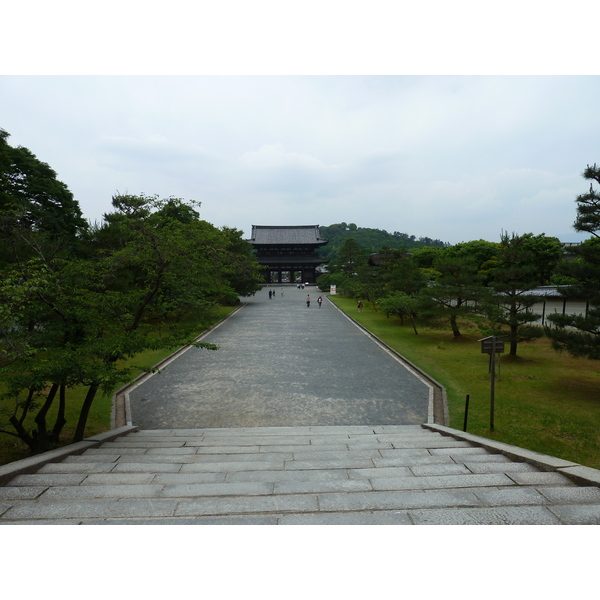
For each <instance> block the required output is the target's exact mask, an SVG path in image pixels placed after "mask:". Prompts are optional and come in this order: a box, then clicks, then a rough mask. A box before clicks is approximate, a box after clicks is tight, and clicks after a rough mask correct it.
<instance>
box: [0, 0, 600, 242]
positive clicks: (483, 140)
mask: <svg viewBox="0 0 600 600" xmlns="http://www.w3.org/2000/svg"><path fill="white" fill-rule="evenodd" d="M59 4H66V5H69V4H70V3H68V2H66V3H59ZM108 4H109V5H110V4H111V3H110V2H109V3H108ZM182 4H183V3H181V2H179V1H178V0H175V2H174V4H173V6H174V7H178V6H180V5H182ZM266 4H267V5H269V7H270V8H271V11H274V10H276V7H278V6H281V5H280V4H271V3H269V2H267V3H266ZM333 4H335V3H333ZM434 4H435V3H434ZM462 4H464V3H461V2H459V4H458V6H461V5H462ZM467 4H469V5H470V3H467ZM578 4H579V3H577V2H576V3H575V5H574V6H577V5H578ZM129 5H135V3H130V2H125V4H122V5H121V6H125V7H127V6H129ZM234 5H235V3H234ZM260 5H265V3H264V2H260V3H259V6H260ZM308 5H309V6H312V4H311V3H310V2H309V3H308ZM381 5H382V3H381V2H378V1H376V2H375V4H374V5H373V6H375V7H381ZM510 5H511V2H509V3H508V6H510ZM41 6H42V7H46V5H45V4H42V5H41ZM239 6H240V7H245V6H246V5H245V4H241V5H239ZM323 6H329V3H325V5H323ZM346 6H348V5H347V4H346ZM477 6H478V5H477ZM520 6H523V5H522V4H521V5H520ZM11 10H16V11H19V10H22V11H24V10H25V9H19V8H16V9H11ZM46 10H49V9H47V8H46ZM22 14H24V13H22ZM271 14H272V13H271ZM49 15H50V13H48V15H43V16H44V18H46V16H48V18H50V16H49ZM210 16H211V17H212V19H213V21H215V22H217V21H218V22H219V23H222V22H225V18H226V11H225V9H224V10H223V12H221V13H211V15H210ZM242 16H243V17H244V18H246V17H249V13H244V14H243V15H242ZM279 16H281V15H279ZM325 16H327V17H330V20H331V21H335V19H338V20H339V16H338V17H334V16H333V14H329V13H326V14H325ZM350 16H352V17H353V18H354V20H352V19H350V17H349V16H348V15H346V21H347V23H346V24H347V25H348V24H360V25H361V26H362V27H363V29H365V23H364V22H362V21H361V20H360V19H361V18H362V19H363V21H365V20H366V21H365V22H367V23H368V18H367V17H366V16H365V15H364V14H362V15H361V14H360V13H357V12H352V11H350ZM379 16H380V15H379ZM411 16H413V17H414V16H415V15H414V14H413V15H411ZM416 16H418V17H421V18H424V17H426V16H427V13H425V12H419V13H417V15H416ZM442 16H443V15H442ZM550 16H552V17H553V19H554V20H553V21H552V22H551V25H553V26H554V27H559V26H560V27H562V28H563V29H564V31H563V34H564V35H565V36H566V35H567V34H570V35H572V36H575V37H574V38H573V37H572V38H571V41H569V43H570V44H573V43H574V42H573V41H572V40H573V39H576V40H579V39H581V38H582V37H583V36H581V35H579V33H578V32H579V30H578V29H577V27H578V26H580V25H581V15H577V14H576V15H575V16H574V17H573V18H572V19H569V18H567V16H566V15H565V14H564V12H563V13H556V14H554V15H550ZM155 17H156V19H160V18H163V17H161V15H159V14H156V15H155ZM296 17H297V19H298V22H299V26H300V28H302V27H303V26H305V25H306V23H307V22H308V21H307V17H306V16H300V13H298V14H297V15H296ZM485 17H486V15H481V18H482V19H483V20H484V23H485V24H486V27H485V28H484V29H483V30H482V29H481V28H479V29H476V28H475V27H473V26H472V24H471V27H470V30H469V31H471V32H477V31H480V30H481V31H482V33H481V34H480V36H479V37H478V38H477V39H478V41H479V46H478V48H479V49H478V50H477V51H476V48H475V47H474V46H473V45H469V44H465V46H460V45H459V44H456V43H453V44H452V45H448V46H447V47H443V48H442V51H440V47H439V46H438V47H437V49H435V50H432V51H431V52H430V53H429V54H427V53H426V52H425V50H426V48H427V47H428V44H429V41H428V42H427V43H423V42H422V40H421V38H420V37H418V36H417V37H412V38H411V37H410V36H409V34H408V31H409V27H408V26H406V25H403V22H400V24H399V25H398V24H396V25H395V26H394V27H393V28H392V29H387V27H388V26H387V25H386V21H385V20H382V19H381V18H379V19H378V20H377V23H378V27H379V29H381V33H382V36H379V32H375V33H374V32H373V31H370V37H369V36H366V38H365V39H366V40H367V42H368V41H369V40H370V46H375V45H377V43H378V42H377V41H378V39H379V37H381V38H383V39H388V38H386V36H385V34H386V33H388V32H391V31H395V32H396V34H398V33H399V32H403V35H402V36H401V37H402V39H403V40H404V39H405V38H408V42H407V41H404V42H403V43H404V46H402V45H401V46H400V47H399V48H398V49H399V50H404V51H406V50H407V49H411V50H412V51H413V53H416V55H419V56H421V58H423V57H425V58H424V60H422V61H421V62H419V60H417V59H416V58H411V59H410V60H404V62H402V61H397V62H396V63H394V62H390V61H389V56H390V54H389V52H379V53H378V52H377V51H375V52H374V54H373V56H371V57H370V61H369V62H364V61H362V62H361V60H359V58H360V59H362V58H364V57H365V56H368V54H367V53H365V52H364V46H363V51H362V52H361V53H360V54H359V55H357V54H356V53H355V54H352V51H353V48H354V52H356V49H355V47H356V40H357V39H361V40H362V39H363V38H362V37H361V38H357V37H356V36H352V37H348V35H346V36H345V35H344V32H346V34H347V33H348V31H351V28H350V29H348V28H342V29H340V35H339V36H338V39H339V40H341V44H340V45H339V48H341V49H343V50H344V55H345V57H344V58H343V59H340V60H337V61H336V60H329V61H328V60H327V57H332V56H333V57H335V55H336V50H337V49H338V45H332V43H331V42H332V40H331V38H330V36H329V34H328V35H324V34H323V35H321V36H320V37H319V35H317V36H316V37H315V38H314V39H315V40H317V41H320V42H321V43H320V45H319V44H313V43H307V42H306V39H307V36H306V31H305V30H304V29H302V32H301V33H300V34H298V33H296V37H294V35H292V36H291V43H290V45H288V46H287V51H288V54H287V57H290V60H282V59H281V56H280V55H284V56H285V51H286V46H285V45H284V42H283V37H282V35H281V33H277V35H276V36H275V34H272V36H271V39H270V42H271V43H270V44H268V45H262V46H261V45H260V44H257V43H254V44H249V43H248V40H253V39H256V38H257V37H258V36H259V34H260V28H259V29H256V28H253V29H250V30H249V31H246V36H247V37H246V38H244V37H243V36H241V35H240V32H241V29H239V27H240V25H239V23H238V29H236V43H237V45H234V46H233V47H232V48H230V52H229V54H227V53H226V52H224V51H223V50H224V48H225V44H224V43H223V42H222V40H221V38H218V37H215V36H213V37H211V36H210V35H209V34H208V33H207V31H208V30H207V28H206V27H205V28H204V30H202V28H200V32H198V30H196V38H194V40H198V39H199V36H200V35H201V34H202V35H201V37H202V39H203V40H204V42H203V43H204V46H202V45H198V46H197V47H196V46H194V48H195V52H196V53H195V54H194V55H193V57H192V58H190V57H189V56H188V57H187V62H186V60H184V59H183V58H181V56H182V54H181V52H174V54H173V56H174V57H176V58H177V60H175V59H173V60H171V61H170V62H169V63H168V64H169V67H166V66H165V64H166V63H165V56H169V53H168V49H169V48H170V47H171V45H175V46H176V45H177V40H178V39H179V38H185V37H186V35H185V34H186V31H188V30H187V29H186V26H185V25H184V24H182V21H181V20H180V21H179V27H180V28H181V31H175V32H171V37H169V36H164V35H163V36H162V37H160V38H159V39H160V41H155V40H154V39H153V38H152V36H151V35H150V36H149V35H143V34H139V33H134V34H133V35H130V36H129V37H128V38H127V39H128V40H129V41H128V44H129V45H122V44H120V43H116V44H114V43H112V41H113V40H114V38H108V37H107V35H106V32H105V31H103V29H102V26H103V25H104V24H107V23H108V22H109V21H108V20H105V21H103V19H108V17H106V16H104V17H100V16H97V18H98V20H99V27H100V33H98V34H96V36H95V35H94V33H93V31H89V30H88V31H86V32H85V33H86V34H89V38H90V39H89V40H87V45H86V42H85V39H84V37H85V36H84V35H83V34H82V33H81V32H79V33H77V37H76V42H77V45H74V44H70V45H69V44H67V43H66V42H62V43H63V45H62V46H61V45H60V44H59V43H58V42H57V40H63V38H62V37H61V36H60V35H57V34H59V33H60V32H57V31H56V30H51V34H49V33H47V32H48V27H46V26H45V23H42V19H40V23H39V27H40V29H39V30H38V31H37V32H34V33H35V35H32V34H31V32H29V33H30V36H31V39H32V40H33V39H38V38H40V37H41V38H42V40H41V42H40V45H38V47H37V48H38V49H37V50H36V51H35V52H34V53H33V54H32V55H29V56H27V55H26V56H25V57H24V58H23V57H21V60H20V62H19V61H18V60H17V61H15V63H14V64H13V63H10V62H8V63H6V62H5V63H4V66H5V67H6V68H4V69H3V70H2V69H0V128H2V129H4V130H5V131H7V132H8V133H9V134H10V138H9V140H8V141H9V143H10V144H11V145H13V146H25V147H27V148H28V149H29V150H31V151H32V152H33V153H34V154H35V155H36V156H37V157H38V158H39V159H40V160H41V161H43V162H46V163H48V164H49V165H50V166H51V167H52V168H53V169H54V170H55V171H56V172H57V176H58V178H59V179H60V180H61V181H63V182H64V183H65V184H66V185H67V186H68V187H69V189H70V190H71V191H72V192H73V194H74V196H75V198H76V199H77V200H78V201H79V203H80V206H81V208H82V211H83V214H84V217H85V218H87V219H89V220H90V221H92V222H100V221H101V220H102V216H103V215H104V214H105V213H107V212H110V211H111V210H112V207H111V198H112V197H113V196H114V195H115V194H118V193H129V194H146V195H150V196H153V195H158V196H160V197H162V198H167V197H176V198H182V199H184V200H186V201H187V200H191V201H195V202H199V203H200V209H199V212H200V215H201V218H203V219H205V220H207V221H209V222H210V223H212V224H214V225H216V226H217V227H222V226H227V227H234V228H236V229H239V230H241V231H243V232H244V237H249V236H250V233H251V228H252V225H314V224H318V225H323V226H326V225H331V224H334V223H341V222H346V223H355V224H356V225H358V226H359V227H371V228H377V229H385V230H386V231H388V232H390V233H393V232H394V231H398V232H401V233H408V234H409V235H414V236H416V237H417V238H419V237H429V238H433V239H440V240H442V241H445V242H449V243H451V244H455V243H458V242H461V241H470V240H473V239H485V240H489V241H498V240H499V238H500V235H501V233H502V231H507V232H509V233H512V232H515V233H519V234H520V233H529V232H531V233H534V234H540V233H545V234H546V235H552V236H556V237H558V238H560V239H561V240H562V241H565V242H569V241H578V240H580V239H583V238H584V237H585V236H582V235H581V234H577V233H576V232H575V231H574V230H573V228H572V224H573V222H574V219H575V216H576V212H575V211H576V204H575V198H576V197H577V195H579V194H582V193H585V192H586V191H587V190H588V189H589V183H586V181H585V180H584V179H583V178H582V176H581V173H582V172H583V170H584V169H585V167H586V165H587V164H593V163H594V162H596V161H598V162H600V144H599V143H598V132H599V131H600V111H598V98H600V77H599V76H598V75H597V74H596V73H594V71H593V70H592V69H591V68H589V67H588V68H587V70H586V67H587V64H588V63H585V62H583V63H581V61H579V59H578V60H577V61H576V60H573V61H572V62H571V63H569V62H565V60H564V55H563V52H564V50H565V46H566V43H563V44H562V45H561V44H560V43H559V42H557V39H561V38H560V36H559V37H558V38H554V39H553V43H552V44H550V43H549V42H548V40H545V39H544V40H542V42H536V41H535V38H532V37H531V35H530V33H531V31H530V30H529V31H527V35H525V31H526V24H527V21H526V20H525V22H524V23H525V24H524V25H523V26H522V31H521V32H520V36H518V35H517V36H516V37H515V36H513V37H512V41H511V44H510V45H509V46H510V47H511V48H515V47H517V48H518V47H519V42H518V40H525V39H526V38H528V39H529V46H527V48H528V49H529V50H530V52H529V53H526V52H523V54H522V55H519V56H513V57H512V58H511V59H510V60H506V59H507V57H509V56H510V55H509V54H508V53H507V52H506V48H507V45H506V39H507V36H506V30H504V31H503V32H501V33H500V32H499V33H495V32H496V31H497V30H496V29H493V28H491V27H490V23H491V22H490V21H485ZM219 19H221V21H219ZM531 19H532V21H533V20H536V22H537V29H538V30H539V29H540V23H539V21H540V18H539V17H537V16H535V15H531ZM167 20H168V19H167ZM242 20H243V19H242ZM497 20H500V21H501V20H502V19H501V17H497V18H496V21H497ZM542 21H543V19H542ZM157 23H158V22H155V23H154V24H155V25H157V26H158V24H157ZM144 24H145V25H147V24H148V22H147V21H144ZM150 24H152V21H150ZM565 24H566V25H565ZM424 25H425V30H429V33H430V34H431V33H432V32H433V33H434V34H435V33H436V32H437V33H440V31H441V29H440V24H439V22H435V21H433V20H431V19H429V21H428V22H426V23H425V24H424ZM543 25H544V23H542V26H543ZM197 26H198V24H197V23H196V24H195V25H194V26H193V27H196V28H197ZM461 26H463V25H461ZM64 27H65V31H71V32H72V31H73V29H72V28H71V29H67V26H66V25H65V26H64ZM436 27H437V29H436ZM113 29H115V27H114V26H113ZM500 29H502V28H500ZM513 29H514V28H513ZM76 31H78V30H76ZM125 31H127V28H126V23H125V24H119V26H118V27H117V31H116V33H117V34H123V33H124V32H125ZM190 31H191V30H190ZM263 31H273V28H272V27H271V28H270V29H269V25H268V24H266V25H263ZM456 32H457V29H456V27H455V29H454V30H453V33H456ZM459 33H460V32H459ZM516 33H517V34H518V33H519V31H518V30H517V32H516ZM163 34H164V31H163ZM317 34H318V32H317ZM484 34H485V36H487V37H488V38H489V40H490V43H489V45H488V46H487V51H486V46H485V45H482V44H483V42H482V37H481V36H483V35H484ZM44 35H46V36H49V37H48V40H51V41H52V44H48V45H45V44H44V43H43V41H44V40H43V37H44ZM136 35H137V36H139V37H136ZM474 35H476V36H477V35H479V34H474ZM274 36H275V37H274ZM398 37H400V36H398ZM238 38H239V39H238ZM119 39H121V38H117V40H119ZM132 39H133V41H132ZM260 39H263V38H260ZM447 39H449V40H453V39H454V40H456V37H454V36H449V37H448V38H447ZM567 39H568V38H567ZM592 39H593V36H592ZM298 40H303V43H304V46H303V47H302V49H301V51H299V46H298V44H297V43H296V44H294V41H296V42H297V41H298ZM326 40H329V45H328V46H327V45H326V44H325V42H326ZM352 40H353V41H352ZM500 40H504V47H502V48H497V47H496V45H497V42H499V41H500ZM38 41H39V40H38ZM96 41H97V42H100V41H101V45H96ZM217 41H218V42H219V50H220V51H219V52H218V53H216V54H217V55H218V56H220V58H221V60H222V62H219V60H215V59H211V60H210V61H209V60H206V59H205V60H204V62H202V60H200V59H198V60H196V57H202V56H205V55H204V53H203V50H206V49H207V48H210V47H211V42H212V43H213V46H212V48H213V56H214V54H215V53H214V44H215V43H216V42H217ZM275 41H277V42H278V44H279V45H278V46H277V47H276V46H274V42H275ZM169 42H170V43H169ZM194 43H197V42H196V41H194ZM398 43H399V44H400V42H398ZM411 43H412V45H411ZM441 43H442V46H443V44H444V38H443V37H442V39H441ZM132 44H133V45H134V46H133V48H132ZM382 44H383V42H382V43H380V44H379V46H378V47H377V49H376V50H385V49H386V48H385V47H383V46H382ZM137 46H139V47H140V48H141V49H142V50H138V51H136V50H135V48H136V47H137ZM313 46H314V47H316V49H317V50H316V51H317V54H315V53H314V52H315V48H313ZM115 48H116V50H115ZM165 48H166V50H165ZM309 48H313V54H311V53H310V52H309V51H308V49H309ZM323 48H327V49H328V52H321V53H318V50H319V49H321V51H322V49H323ZM111 49H112V51H113V53H112V54H111ZM123 49H125V50H128V51H129V53H127V52H124V51H123ZM186 49H188V50H189V47H188V48H186ZM452 49H454V53H453V52H452ZM67 50H68V52H67ZM234 50H235V51H234ZM267 50H268V51H269V52H268V53H267ZM465 50H468V53H467V52H465ZM136 52H137V54H136ZM302 53H304V54H305V55H302ZM340 53H341V52H340ZM267 54H268V56H269V57H270V58H268V59H265V56H266V55H267ZM446 54H448V55H450V60H449V61H447V62H444V60H442V58H443V57H444V56H445V55H446ZM467 54H468V57H469V58H468V59H467V60H465V56H467ZM400 55H402V56H404V54H401V53H400ZM541 55H545V57H546V61H544V60H541V59H540V56H541ZM131 56H135V57H137V58H136V60H135V61H133V62H132V61H130V60H128V57H131ZM278 56H279V62H278V61H277V57H278ZM82 57H85V60H82ZM244 57H246V58H247V60H246V61H244ZM382 57H383V58H382ZM386 57H387V60H386ZM205 58H206V57H205ZM476 58H479V59H480V61H481V62H477V60H475V59H476ZM260 59H263V60H262V62H261V60H260ZM492 59H495V60H496V62H494V60H492ZM78 60H79V62H78ZM453 60H454V61H455V62H453ZM578 61H579V62H578ZM577 64H582V65H583V67H582V68H580V69H578V70H577V69H575V70H573V66H574V65H577ZM175 65H178V68H175ZM179 65H181V66H179ZM208 65H209V66H208ZM170 69H171V70H170ZM286 69H287V71H286ZM570 69H571V70H570ZM554 70H555V71H556V72H554Z"/></svg>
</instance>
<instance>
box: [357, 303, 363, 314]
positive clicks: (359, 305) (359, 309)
mask: <svg viewBox="0 0 600 600" xmlns="http://www.w3.org/2000/svg"><path fill="white" fill-rule="evenodd" d="M362 309H363V303H362V300H359V301H358V312H362Z"/></svg>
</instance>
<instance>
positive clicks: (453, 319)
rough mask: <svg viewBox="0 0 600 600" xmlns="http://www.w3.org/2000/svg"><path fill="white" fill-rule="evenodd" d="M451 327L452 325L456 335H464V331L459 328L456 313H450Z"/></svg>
mask: <svg viewBox="0 0 600 600" xmlns="http://www.w3.org/2000/svg"><path fill="white" fill-rule="evenodd" d="M450 327H452V333H453V334H454V337H460V336H461V335H462V333H461V332H460V331H459V330H458V323H457V322H456V315H450Z"/></svg>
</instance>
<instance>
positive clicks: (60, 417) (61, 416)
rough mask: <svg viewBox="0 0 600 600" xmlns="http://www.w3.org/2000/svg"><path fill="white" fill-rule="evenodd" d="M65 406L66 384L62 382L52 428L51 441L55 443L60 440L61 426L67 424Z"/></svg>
mask: <svg viewBox="0 0 600 600" xmlns="http://www.w3.org/2000/svg"><path fill="white" fill-rule="evenodd" d="M65 408H66V385H65V383H64V382H62V383H61V384H60V395H59V397H58V414H57V415H56V422H55V423H54V428H53V429H52V441H53V442H54V443H55V444H58V443H59V442H60V432H61V431H62V429H63V427H64V426H65V425H66V424H67V420H66V419H65Z"/></svg>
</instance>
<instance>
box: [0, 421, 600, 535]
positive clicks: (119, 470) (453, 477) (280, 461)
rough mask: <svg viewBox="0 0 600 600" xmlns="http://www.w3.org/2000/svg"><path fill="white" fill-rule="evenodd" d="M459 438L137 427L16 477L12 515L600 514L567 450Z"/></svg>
mask: <svg viewBox="0 0 600 600" xmlns="http://www.w3.org/2000/svg"><path fill="white" fill-rule="evenodd" d="M446 429H447V428H446ZM461 437H462V438H465V436H464V435H460V433H459V432H455V435H448V431H443V432H439V431H433V430H429V429H425V428H421V427H420V426H400V427H395V426H382V427H362V426H361V427H293V428H281V427H274V428H256V429H251V428H238V429H236V430H223V429H220V430H215V429H199V430H157V431H137V432H133V433H129V434H128V435H125V436H122V437H119V438H117V439H115V440H113V441H110V440H109V441H105V442H104V443H102V444H101V445H99V446H97V447H89V448H87V449H86V450H85V451H83V452H82V454H78V455H71V456H67V457H66V458H62V457H61V460H59V461H58V462H49V463H47V464H44V465H43V466H42V467H41V468H39V469H38V471H37V472H35V473H22V474H19V475H17V476H16V477H14V478H13V479H12V480H10V481H8V483H6V484H5V486H4V487H0V524H14V523H39V524H43V523H64V524H69V523H73V524H75V523H84V524H87V523H89V524H93V523H115V524H116V523H122V524H129V523H154V524H160V523H173V524H175V523H180V524H188V523H197V524H203V523H205V524H212V523H227V524H243V523H248V524H251V523H253V524H413V523H414V524H417V523H423V524H425V523H427V524H434V523H436V524H454V523H456V524H459V523H474V524H475V523H488V524H493V523H515V524H517V523H528V524H561V523H598V522H600V488H599V487H597V486H593V485H585V486H584V485H577V483H576V482H575V481H573V480H572V479H571V478H569V477H566V476H565V475H564V474H562V473H561V472H559V470H558V469H555V468H552V464H553V463H555V462H556V463H557V464H559V465H560V464H562V463H560V461H559V459H552V458H551V457H547V458H548V460H545V459H544V458H543V456H542V458H538V459H537V460H535V461H534V464H532V463H531V462H530V461H527V460H525V459H523V460H521V459H519V458H518V457H516V456H515V453H516V451H507V452H504V453H503V452H500V451H499V450H496V449H495V448H494V447H492V446H493V443H492V442H490V441H489V440H488V441H483V442H482V443H486V444H492V446H491V447H489V448H485V447H483V446H482V445H479V444H477V443H476V442H477V440H475V439H473V438H472V437H471V438H470V439H468V440H467V439H460V438H461ZM467 437H468V436H467ZM481 439H482V440H483V438H481ZM511 448H512V447H511ZM523 452H524V454H527V451H523ZM562 462H563V463H564V464H565V465H567V466H569V465H572V463H566V462H565V461H562ZM548 465H550V466H548ZM582 468H583V467H582ZM592 471H593V470H592Z"/></svg>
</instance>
